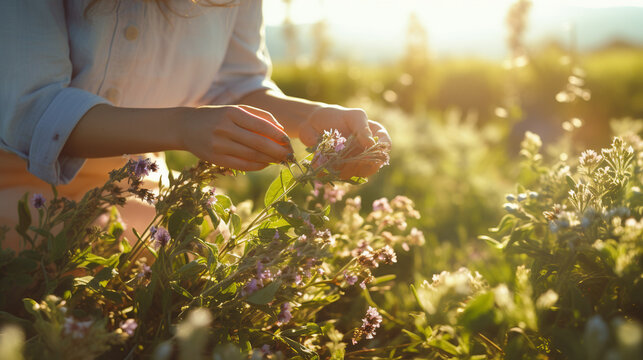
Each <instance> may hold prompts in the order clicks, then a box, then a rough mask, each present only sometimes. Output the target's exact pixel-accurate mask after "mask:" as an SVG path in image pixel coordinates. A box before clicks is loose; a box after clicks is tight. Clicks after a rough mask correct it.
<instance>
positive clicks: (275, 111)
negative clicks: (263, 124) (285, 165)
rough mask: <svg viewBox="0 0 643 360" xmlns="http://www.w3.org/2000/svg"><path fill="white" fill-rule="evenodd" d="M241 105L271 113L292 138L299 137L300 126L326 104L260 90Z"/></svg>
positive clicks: (246, 97)
mask: <svg viewBox="0 0 643 360" xmlns="http://www.w3.org/2000/svg"><path fill="white" fill-rule="evenodd" d="M239 103H240V104H244V105H250V106H254V107H257V108H260V109H264V110H266V111H269V112H270V113H271V114H272V115H274V117H275V118H276V119H277V121H279V122H280V123H281V124H282V125H283V126H284V128H285V130H286V133H288V135H289V136H291V137H299V130H300V129H299V127H300V126H299V125H300V124H301V123H302V122H303V121H305V120H307V119H308V117H309V116H310V114H311V113H312V112H313V111H314V110H315V109H317V108H319V107H320V106H323V105H325V104H324V103H320V102H314V101H309V100H305V99H300V98H296V97H292V96H287V95H283V94H279V93H276V92H274V91H272V90H259V91H255V92H252V93H250V94H248V95H246V96H244V97H243V98H242V99H241V100H240V101H239Z"/></svg>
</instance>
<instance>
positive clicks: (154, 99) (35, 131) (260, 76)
mask: <svg viewBox="0 0 643 360" xmlns="http://www.w3.org/2000/svg"><path fill="white" fill-rule="evenodd" d="M89 2H90V1H89V0H46V1H43V0H3V1H0V44H1V45H0V46H1V47H2V51H1V52H0V78H1V79H2V81H1V82H0V148H2V149H4V150H7V151H10V152H13V153H16V154H18V155H19V156H21V157H22V158H24V159H25V160H27V163H28V169H29V171H30V172H31V173H33V174H34V175H36V176H38V177H39V178H41V179H43V180H45V181H47V182H50V183H53V184H59V183H67V182H69V181H71V180H72V179H73V177H74V176H75V174H76V173H77V172H78V170H80V168H81V167H82V165H83V163H84V161H85V159H81V158H72V157H68V156H63V155H61V154H60V152H61V150H62V147H63V146H64V144H65V142H66V140H67V138H68V137H69V135H70V133H71V131H72V130H73V129H74V127H75V126H76V124H77V123H78V121H79V120H80V119H81V118H82V116H83V115H84V114H85V113H86V112H87V111H88V110H89V109H90V108H91V107H93V106H95V105H97V104H100V103H112V104H114V105H116V106H123V107H139V108H146V107H147V108H152V107H154V108H159V107H175V106H199V105H205V104H232V103H235V102H236V101H237V100H238V99H240V98H241V97H242V96H243V95H245V94H247V93H249V92H252V91H255V90H259V89H275V90H278V89H277V87H276V86H275V85H274V83H272V82H271V81H270V79H269V73H270V60H269V57H268V54H267V51H266V47H265V41H264V38H263V34H264V31H263V21H262V13H261V6H262V3H261V0H237V1H236V3H234V4H233V6H226V7H206V6H199V5H196V4H194V3H192V2H191V1H189V0H176V1H173V2H171V3H172V9H173V12H168V11H165V12H163V11H161V10H160V9H159V7H158V6H157V5H156V4H155V3H154V2H149V1H135V0H119V1H102V2H99V3H98V5H97V6H94V7H92V8H91V9H90V11H89V12H87V13H85V9H86V6H87V4H88V3H89ZM226 2H227V0H226ZM175 13H176V14H175ZM1 168H2V164H0V171H1Z"/></svg>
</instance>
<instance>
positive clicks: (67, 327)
mask: <svg viewBox="0 0 643 360" xmlns="http://www.w3.org/2000/svg"><path fill="white" fill-rule="evenodd" d="M93 323H94V322H93V321H91V320H87V321H78V320H76V319H74V318H73V317H66V318H65V323H64V324H63V334H65V335H69V336H71V337H72V339H82V338H84V337H85V336H87V334H88V333H89V328H90V327H91V326H92V324H93Z"/></svg>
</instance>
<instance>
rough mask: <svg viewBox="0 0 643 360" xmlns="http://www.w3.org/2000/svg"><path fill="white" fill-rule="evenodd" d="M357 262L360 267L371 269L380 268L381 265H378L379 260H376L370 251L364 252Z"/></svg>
mask: <svg viewBox="0 0 643 360" xmlns="http://www.w3.org/2000/svg"><path fill="white" fill-rule="evenodd" d="M357 262H358V263H359V264H360V265H362V266H365V267H369V268H376V267H378V266H379V264H378V263H377V259H376V258H375V255H374V254H373V253H372V252H370V251H368V250H366V251H364V252H362V253H361V254H360V255H359V256H358V257H357Z"/></svg>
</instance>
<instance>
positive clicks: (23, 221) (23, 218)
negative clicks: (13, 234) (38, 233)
mask: <svg viewBox="0 0 643 360" xmlns="http://www.w3.org/2000/svg"><path fill="white" fill-rule="evenodd" d="M28 196H29V193H25V194H24V195H23V196H22V199H20V201H18V225H16V231H17V232H18V234H20V235H22V236H24V237H28V235H27V229H29V226H30V225H31V212H30V211H29V201H28V200H27V198H28Z"/></svg>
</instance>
